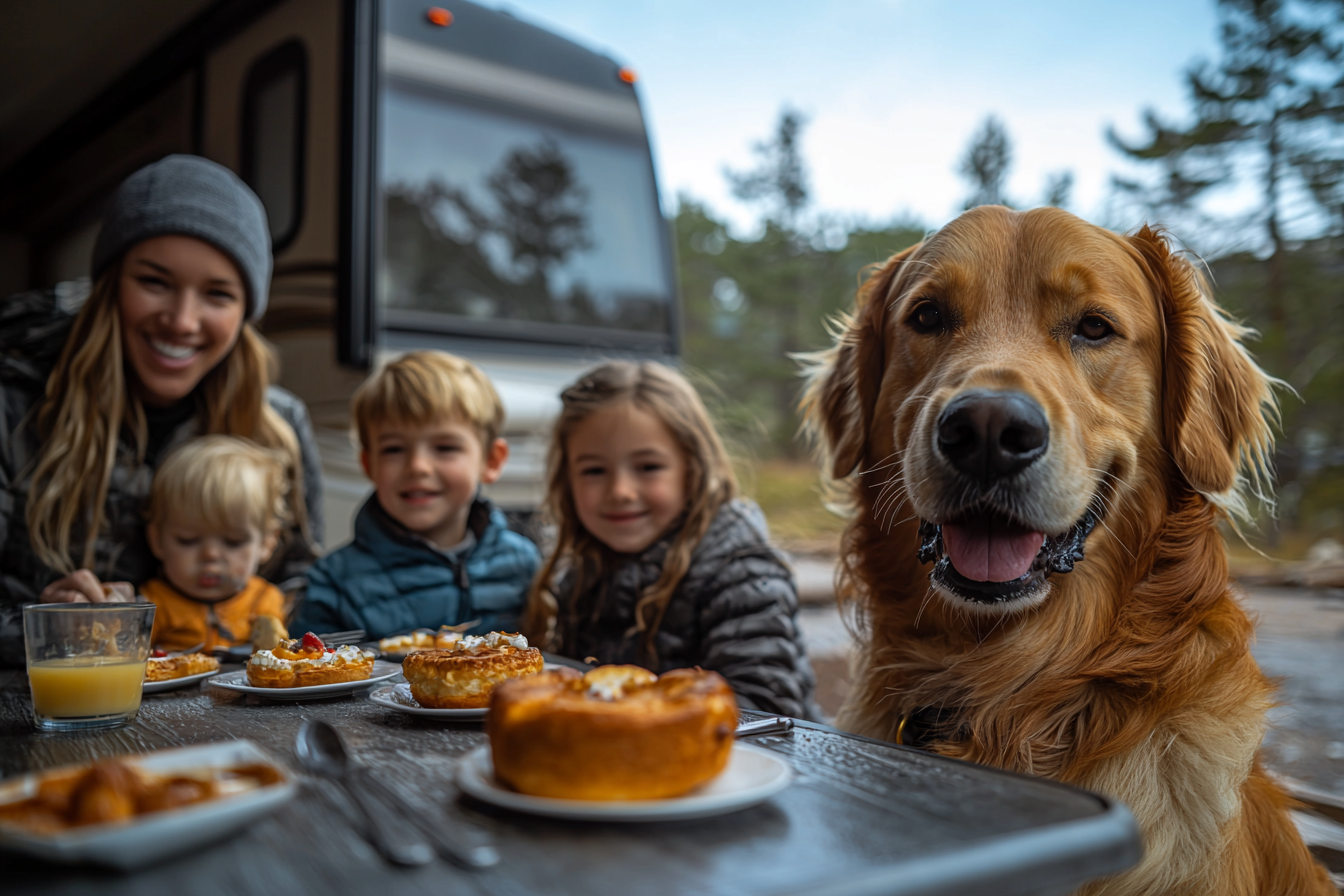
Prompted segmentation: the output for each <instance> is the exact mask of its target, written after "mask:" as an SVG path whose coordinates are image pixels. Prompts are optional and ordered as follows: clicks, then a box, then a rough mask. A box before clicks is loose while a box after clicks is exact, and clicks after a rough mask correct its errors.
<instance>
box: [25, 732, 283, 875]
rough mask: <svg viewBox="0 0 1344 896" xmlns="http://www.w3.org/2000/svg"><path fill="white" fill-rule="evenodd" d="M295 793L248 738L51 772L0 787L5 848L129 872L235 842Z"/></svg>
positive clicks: (162, 751)
mask: <svg viewBox="0 0 1344 896" xmlns="http://www.w3.org/2000/svg"><path fill="white" fill-rule="evenodd" d="M296 789H297V785H296V784H295V782H294V781H293V780H292V779H291V778H290V777H289V776H288V775H287V774H286V773H285V772H284V770H283V768H282V767H281V766H280V765H279V764H278V763H276V762H275V760H273V759H272V758H271V757H270V756H268V755H267V754H266V753H265V752H264V751H263V750H261V749H260V748H259V747H257V746H256V745H255V744H253V743H251V742H249V741H245V740H237V741H229V742H226V743H218V744H203V745H201V746H195V747H184V748H182V749H176V750H160V751H158V752H155V753H146V754H142V755H133V756H120V757H116V758H112V759H103V760H99V761H98V762H95V763H85V764H83V765H78V766H67V767H64V768H58V769H51V770H49V771H45V772H38V773H35V774H30V775H23V776H21V777H18V778H11V779H10V780H8V781H4V782H0V848H3V849H6V850H9V851H13V852H21V853H26V854H28V855H31V856H36V857H38V858H41V859H45V860H47V861H53V862H64V863H77V864H84V863H91V864H99V865H110V866H112V867H115V868H121V869H128V870H129V869H132V868H139V867H141V866H143V865H148V864H150V863H153V862H156V861H159V860H161V859H165V858H167V857H168V856H171V855H175V854H178V853H182V852H187V851H190V850H192V849H194V848H198V847H201V846H203V845H205V844H207V843H210V842H214V841H216V840H218V839H219V838H221V837H223V836H225V835H227V834H231V833H233V832H234V831H237V830H238V829H240V828H242V827H244V826H245V825H247V823H248V822H250V821H252V820H254V819H256V818H258V817H260V816H262V815H265V814H267V813H268V812H271V811H272V810H274V809H276V808H277V807H279V806H281V805H283V804H284V803H285V802H287V801H288V800H290V799H291V798H292V797H293V795H294V792H295V790H296Z"/></svg>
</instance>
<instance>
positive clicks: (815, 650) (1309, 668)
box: [799, 568, 1344, 795]
mask: <svg viewBox="0 0 1344 896" xmlns="http://www.w3.org/2000/svg"><path fill="white" fill-rule="evenodd" d="M799 572H800V576H799V578H800V585H802V584H803V581H804V580H806V581H808V582H812V583H817V584H819V583H821V582H824V581H825V576H824V575H823V573H824V570H821V569H811V568H807V569H805V570H800V571H799ZM800 590H802V589H800ZM820 590H821V589H820V587H814V588H813V589H812V591H811V593H810V595H809V597H810V600H809V601H807V602H806V603H805V605H804V606H803V608H802V610H801V612H800V618H799V622H800V624H801V626H802V629H803V635H804V637H805V638H806V640H807V646H808V653H809V655H810V656H811V657H812V664H813V667H814V668H815V669H816V672H817V702H818V703H819V704H820V705H821V707H822V709H823V710H824V711H825V712H826V713H827V714H828V715H830V716H833V715H834V714H835V712H836V710H837V709H839V707H840V704H841V703H842V702H843V701H844V698H845V694H846V693H847V692H848V689H849V670H848V658H847V656H848V650H849V647H850V644H851V643H852V642H851V639H850V636H849V633H848V631H847V630H846V629H845V627H844V625H843V624H842V622H841V619H840V614H839V613H838V612H837V610H836V609H835V607H834V606H833V605H831V604H829V603H827V602H824V601H825V599H824V597H823V596H822V595H821V594H819V593H818V592H819V591H820ZM1244 600H1245V603H1246V607H1247V609H1248V610H1249V611H1250V612H1251V613H1252V614H1253V615H1254V616H1255V617H1257V620H1258V630H1257V631H1258V634H1257V639H1256V643H1255V646H1254V648H1253V650H1254V653H1255V657H1256V659H1257V660H1258V661H1259V662H1260V665H1261V667H1262V668H1263V669H1264V670H1265V672H1266V673H1267V674H1268V675H1270V676H1271V677H1272V678H1275V679H1277V681H1278V685H1279V700H1280V703H1279V705H1278V706H1276V707H1275V708H1274V709H1273V710H1272V711H1271V713H1270V720H1269V721H1270V729H1269V731H1268V733H1267V734H1266V737H1265V745H1264V757H1265V762H1266V764H1267V765H1268V766H1269V767H1270V768H1271V769H1272V770H1274V771H1276V772H1279V773H1280V774H1284V775H1288V776H1290V777H1293V778H1297V779H1298V780H1301V781H1304V782H1306V783H1308V784H1311V785H1312V786H1314V787H1317V788H1319V789H1321V790H1326V791H1331V792H1334V793H1338V794H1341V795H1344V589H1339V588H1330V589H1306V588H1268V587H1255V586H1252V587H1250V588H1247V589H1245V596H1244Z"/></svg>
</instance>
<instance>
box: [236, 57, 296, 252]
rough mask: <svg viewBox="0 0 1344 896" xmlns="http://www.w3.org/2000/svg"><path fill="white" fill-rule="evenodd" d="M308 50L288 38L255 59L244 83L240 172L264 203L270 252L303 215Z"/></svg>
mask: <svg viewBox="0 0 1344 896" xmlns="http://www.w3.org/2000/svg"><path fill="white" fill-rule="evenodd" d="M307 93H308V54H307V53H306V52H305V51H304V49H303V44H301V43H299V42H298V41H291V42H289V43H287V44H283V45H281V46H280V47H278V48H277V49H276V50H274V51H272V52H271V53H268V54H267V55H266V56H264V57H262V58H261V59H259V60H257V62H256V63H255V64H254V65H253V66H252V69H251V70H250V71H249V72H248V73H247V80H246V82H245V83H244V87H243V126H242V139H243V145H242V169H243V171H242V174H243V180H245V181H247V183H248V185H249V186H251V187H252V189H254V190H256V191H257V195H258V196H260V197H261V201H262V204H263V205H265V206H266V216H267V218H268V219H269V221H270V225H271V243H272V250H273V251H274V252H280V251H281V250H282V249H284V248H285V247H286V246H287V245H289V243H290V242H291V241H293V239H294V237H295V235H296V234H297V233H298V231H299V222H300V219H301V217H302V214H303V150H304V130H305V128H304V119H305V117H306V111H307V109H306V107H307Z"/></svg>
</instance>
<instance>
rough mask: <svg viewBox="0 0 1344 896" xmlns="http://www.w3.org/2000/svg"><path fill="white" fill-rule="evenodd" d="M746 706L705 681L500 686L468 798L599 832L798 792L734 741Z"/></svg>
mask: <svg viewBox="0 0 1344 896" xmlns="http://www.w3.org/2000/svg"><path fill="white" fill-rule="evenodd" d="M737 721H738V713H737V701H736V698H735V697H734V696H733V691H732V689H731V688H730V687H729V686H728V683H727V682H726V681H724V680H723V678H722V677H721V676H719V675H718V674H716V673H714V672H706V671H704V670H702V669H673V670H671V671H669V672H665V673H664V674H662V675H654V674H653V673H652V672H649V671H648V670H647V669H643V668H640V667H638V666H599V667H597V668H596V669H590V670H589V671H588V672H587V673H583V674H581V673H579V672H578V671H577V670H575V669H570V668H567V667H565V668H557V669H554V670H551V671H546V672H542V673H540V674H538V675H532V676H528V677H526V678H519V679H516V680H513V681H506V682H503V683H501V684H500V685H499V686H498V687H496V688H495V690H494V695H493V701H492V704H491V712H490V715H489V716H488V717H487V718H486V733H487V734H489V736H490V743H489V744H487V745H485V746H483V747H481V748H479V749H476V750H473V751H472V752H471V753H468V754H467V755H466V756H465V757H464V758H463V759H462V760H461V761H460V763H459V764H458V770H457V778H458V783H459V785H460V786H461V787H462V790H463V791H465V792H466V793H468V794H470V795H471V796H473V797H476V798H477V799H480V800H483V801H485V802H488V803H493V804H494V805H497V806H502V807H504V808H506V809H513V810H516V811H519V812H529V813H532V814H536V815H548V816H551V817H554V818H569V819H587V820H593V821H669V820H673V819H680V818H703V817H706V816H710V815H720V814H723V813H726V812H736V811H738V810H741V809H746V808H748V807H750V806H754V805H757V804H758V803H761V802H764V801H765V800H767V799H769V798H770V797H772V796H774V795H775V794H777V793H779V792H780V791H782V790H783V789H784V788H786V787H788V786H789V783H790V782H791V781H792V780H793V769H792V767H791V766H790V765H789V763H788V761H787V760H786V759H784V757H782V756H780V755H778V754H777V753H773V752H771V751H769V750H765V749H762V748H760V747H754V746H747V745H745V744H740V743H736V742H735V741H734V731H735V730H736V728H737Z"/></svg>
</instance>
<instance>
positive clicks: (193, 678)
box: [140, 669, 219, 694]
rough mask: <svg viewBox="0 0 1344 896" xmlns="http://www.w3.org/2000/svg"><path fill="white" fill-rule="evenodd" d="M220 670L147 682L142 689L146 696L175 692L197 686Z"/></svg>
mask: <svg viewBox="0 0 1344 896" xmlns="http://www.w3.org/2000/svg"><path fill="white" fill-rule="evenodd" d="M218 674H219V670H218V669H216V670H215V671H213V672H197V673H196V674H195V675H184V676H182V677H181V678H170V679H168V680H167V681H147V682H145V683H144V686H143V687H142V688H141V689H140V690H141V692H142V693H145V694H157V693H159V692H160V691H175V690H177V689H178V688H184V687H186V686H187V685H189V684H195V683H196V682H198V681H204V680H205V679H207V678H209V677H210V676H211V675H218Z"/></svg>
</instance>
